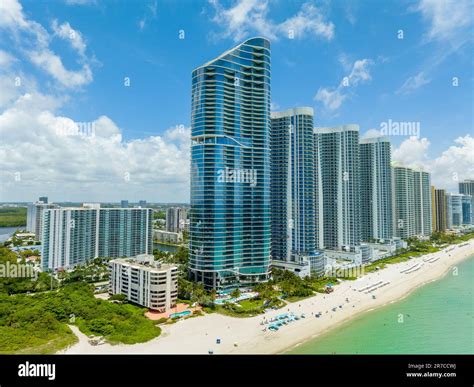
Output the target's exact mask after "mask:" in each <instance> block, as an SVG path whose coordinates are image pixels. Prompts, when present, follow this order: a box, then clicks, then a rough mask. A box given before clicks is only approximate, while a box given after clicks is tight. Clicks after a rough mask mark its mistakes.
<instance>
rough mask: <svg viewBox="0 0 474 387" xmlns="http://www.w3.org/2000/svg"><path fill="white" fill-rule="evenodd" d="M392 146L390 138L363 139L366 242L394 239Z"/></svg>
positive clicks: (362, 193) (362, 198)
mask: <svg viewBox="0 0 474 387" xmlns="http://www.w3.org/2000/svg"><path fill="white" fill-rule="evenodd" d="M390 165H391V145H390V142H389V140H388V138H387V137H372V138H365V139H361V140H360V212H361V222H360V224H361V238H362V240H363V241H366V242H368V241H385V240H389V239H391V238H392V237H393V213H392V210H393V207H392V170H391V166H390Z"/></svg>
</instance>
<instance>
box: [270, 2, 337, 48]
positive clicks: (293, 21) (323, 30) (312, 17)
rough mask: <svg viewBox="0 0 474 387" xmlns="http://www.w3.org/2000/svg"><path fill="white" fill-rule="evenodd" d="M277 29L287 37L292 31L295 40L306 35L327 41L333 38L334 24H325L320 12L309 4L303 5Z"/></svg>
mask: <svg viewBox="0 0 474 387" xmlns="http://www.w3.org/2000/svg"><path fill="white" fill-rule="evenodd" d="M278 29H279V30H280V31H281V33H282V34H286V35H287V36H288V35H289V34H290V32H291V31H292V32H293V34H294V37H295V38H301V37H303V36H305V35H306V34H309V35H311V34H312V35H314V36H318V37H321V38H324V39H327V40H331V39H332V38H333V37H334V24H333V23H331V22H326V21H325V17H324V15H323V14H322V13H321V11H320V10H319V9H318V8H316V7H315V6H314V5H313V4H311V3H305V4H303V5H302V6H301V9H300V11H299V12H298V13H297V14H296V15H295V16H293V17H291V18H289V19H287V20H285V21H284V22H283V23H281V24H279V25H278Z"/></svg>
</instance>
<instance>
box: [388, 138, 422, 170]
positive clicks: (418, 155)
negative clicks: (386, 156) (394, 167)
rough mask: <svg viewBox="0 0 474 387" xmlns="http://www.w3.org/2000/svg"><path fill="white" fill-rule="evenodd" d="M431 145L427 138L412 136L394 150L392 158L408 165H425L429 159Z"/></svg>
mask: <svg viewBox="0 0 474 387" xmlns="http://www.w3.org/2000/svg"><path fill="white" fill-rule="evenodd" d="M429 146H430V142H429V141H428V139H427V138H418V137H416V136H411V137H409V138H407V139H406V140H404V141H403V142H402V143H401V144H400V146H399V147H398V148H395V149H394V150H393V153H392V159H393V161H396V162H399V163H402V164H404V165H407V166H423V165H425V163H426V161H427V160H428V156H427V151H428V148H429Z"/></svg>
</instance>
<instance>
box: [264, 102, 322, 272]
mask: <svg viewBox="0 0 474 387" xmlns="http://www.w3.org/2000/svg"><path fill="white" fill-rule="evenodd" d="M271 118H272V128H271V163H270V164H271V220H272V250H271V251H272V260H273V262H275V261H280V264H281V261H285V262H292V263H294V264H295V265H296V267H298V265H301V266H302V265H303V264H304V263H305V262H310V257H314V256H315V255H316V254H315V248H316V246H315V243H316V229H315V226H316V222H315V220H316V218H315V216H316V214H315V188H316V184H315V181H314V178H315V166H314V163H315V158H314V154H313V152H314V136H313V109H312V108H309V107H301V108H295V109H289V110H286V111H283V112H275V113H272V114H271ZM273 266H275V264H273Z"/></svg>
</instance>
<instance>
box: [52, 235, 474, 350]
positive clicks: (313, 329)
mask: <svg viewBox="0 0 474 387" xmlns="http://www.w3.org/2000/svg"><path fill="white" fill-rule="evenodd" d="M462 245H464V246H460V245H453V246H448V247H447V248H445V249H444V250H441V251H439V252H437V253H433V254H427V255H424V256H421V257H418V258H413V259H411V260H409V261H407V262H403V263H398V264H393V265H388V266H387V267H386V268H385V269H383V270H379V271H376V272H373V273H370V274H367V275H365V276H363V277H362V278H359V279H357V280H355V281H344V282H342V283H341V284H339V285H338V286H336V287H335V290H334V292H333V293H331V294H318V295H316V296H314V297H311V298H307V299H305V300H302V301H299V302H296V303H292V304H289V305H287V306H286V307H284V308H283V309H280V310H276V311H271V312H268V313H265V315H263V314H262V315H259V316H256V317H251V318H234V317H228V316H223V315H220V314H217V313H213V314H209V315H206V316H204V317H196V318H190V319H187V320H182V321H178V322H177V323H175V324H171V325H163V326H162V330H163V332H162V334H161V336H160V337H158V338H156V339H154V340H151V341H149V342H146V343H141V344H134V345H123V344H120V345H110V344H101V345H98V346H92V345H90V344H89V343H88V339H87V337H86V336H85V335H84V334H82V333H81V332H79V330H78V329H77V328H76V327H74V326H72V327H71V328H72V329H73V331H74V333H75V334H76V335H77V336H78V337H79V342H78V343H76V344H75V345H73V346H71V347H69V348H68V349H66V350H63V351H60V352H59V353H63V354H207V353H208V351H209V350H212V351H213V353H214V354H226V353H232V354H266V353H281V352H285V351H287V350H289V349H291V348H293V347H295V346H297V345H299V344H301V343H303V342H305V341H308V340H311V339H312V338H314V337H316V336H318V335H321V334H322V333H325V332H327V331H328V330H330V329H334V328H336V327H337V326H339V325H340V324H341V323H343V322H345V321H347V320H349V319H351V318H354V317H355V316H357V315H359V314H360V313H363V312H367V311H370V310H373V309H375V308H378V307H381V306H383V305H386V304H388V303H393V302H396V301H397V300H400V299H401V298H404V297H406V296H407V295H408V294H409V293H410V292H411V291H413V290H414V289H416V288H417V287H419V286H422V285H423V284H426V283H428V282H431V281H435V280H437V279H439V278H441V277H442V276H443V275H445V274H447V273H448V272H449V273H450V274H449V275H454V274H455V273H454V270H453V271H451V270H450V268H453V267H454V266H455V265H456V264H457V263H458V262H461V261H462V260H464V259H466V258H467V257H469V256H470V255H473V254H474V240H471V241H468V242H464V243H462ZM377 284H379V285H381V284H384V285H383V286H381V287H379V288H376V289H375V290H373V291H372V292H370V290H372V289H374V288H375V287H376V286H379V285H377ZM373 295H375V296H376V298H375V299H374V298H373ZM346 299H348V300H349V302H347V301H346ZM340 305H341V306H342V308H340V307H339V306H340ZM333 308H336V311H335V312H334V311H333V310H332V309H333ZM288 311H290V312H293V313H295V314H296V315H299V316H300V315H301V314H303V313H304V314H305V316H306V318H302V319H300V320H298V321H294V322H291V323H290V324H288V325H284V326H282V327H281V328H280V329H279V330H278V331H276V332H272V331H269V330H268V329H267V331H266V332H263V331H262V329H263V326H262V325H260V323H261V322H262V321H263V318H264V317H265V318H266V319H270V318H272V317H274V316H276V315H279V314H282V313H285V312H288ZM317 312H322V316H321V317H320V318H316V317H315V316H314V314H315V313H317ZM217 339H220V340H221V343H220V344H217V343H216V340H217ZM235 344H237V346H236V345H235Z"/></svg>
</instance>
